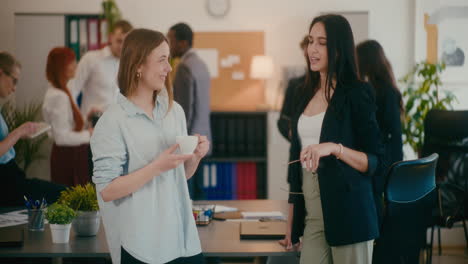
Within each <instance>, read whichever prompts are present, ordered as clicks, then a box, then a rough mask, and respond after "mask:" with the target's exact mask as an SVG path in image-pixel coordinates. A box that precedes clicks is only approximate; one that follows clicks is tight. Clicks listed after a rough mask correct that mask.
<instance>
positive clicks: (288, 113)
mask: <svg viewBox="0 0 468 264" xmlns="http://www.w3.org/2000/svg"><path fill="white" fill-rule="evenodd" d="M308 45H309V35H305V36H304V38H303V39H302V41H301V42H300V43H299V47H300V48H301V51H302V52H303V54H304V59H305V61H306V64H307V60H308V59H309V58H308V55H307V47H308ZM306 70H307V69H306ZM305 78H306V75H305V74H304V75H302V76H300V77H297V78H293V79H291V80H290V81H289V83H288V87H287V88H286V92H285V96H284V101H283V106H282V107H281V112H280V118H279V119H278V122H277V126H278V130H279V131H280V133H281V135H283V137H284V138H285V139H286V140H287V141H291V131H292V129H291V117H292V114H293V112H294V105H295V101H294V100H295V98H294V93H295V90H296V89H299V87H300V86H302V85H304V83H305ZM292 215H293V204H292V203H291V204H290V205H289V213H288V220H287V227H286V235H285V237H284V239H281V240H280V241H279V243H280V245H282V246H284V247H285V248H286V249H288V250H292V249H298V247H299V244H296V245H294V247H293V245H292V243H291V229H292V228H291V225H292ZM280 261H282V260H280V259H278V260H273V258H269V262H268V263H271V264H272V263H276V262H278V263H279V262H280ZM292 261H293V260H292V259H291V260H290V262H292ZM294 261H295V259H294Z"/></svg>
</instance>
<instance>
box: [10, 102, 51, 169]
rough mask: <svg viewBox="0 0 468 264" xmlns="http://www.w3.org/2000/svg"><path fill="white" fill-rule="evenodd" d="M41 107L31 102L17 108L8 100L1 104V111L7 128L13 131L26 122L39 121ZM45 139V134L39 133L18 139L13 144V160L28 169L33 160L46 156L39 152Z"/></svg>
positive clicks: (39, 104)
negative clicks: (30, 137)
mask: <svg viewBox="0 0 468 264" xmlns="http://www.w3.org/2000/svg"><path fill="white" fill-rule="evenodd" d="M41 109H42V104H41V103H36V102H31V103H28V104H26V105H24V106H23V107H22V108H19V107H16V106H15V105H14V104H13V102H12V101H8V102H6V103H5V104H4V105H3V107H2V109H1V112H2V116H3V118H4V119H5V122H6V124H7V126H8V130H9V131H13V130H15V129H16V128H18V127H19V126H21V125H22V124H24V123H26V122H35V121H40V113H41ZM46 139H47V135H41V136H38V137H36V138H34V139H20V140H18V142H17V143H16V144H15V146H14V148H15V151H16V158H15V160H16V162H17V163H18V164H19V166H20V167H22V169H23V170H24V171H26V170H27V169H28V167H29V166H30V165H31V163H32V162H33V161H35V160H39V159H44V158H45V157H46V156H45V155H44V154H41V153H40V152H39V150H40V148H41V146H42V144H43V143H44V142H45V140H46Z"/></svg>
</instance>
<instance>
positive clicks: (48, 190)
mask: <svg viewBox="0 0 468 264" xmlns="http://www.w3.org/2000/svg"><path fill="white" fill-rule="evenodd" d="M20 68H21V65H20V63H19V62H18V61H16V59H15V58H14V57H13V56H12V55H11V54H9V53H7V52H0V98H2V99H3V98H6V97H7V96H8V95H10V94H11V93H13V92H15V89H16V83H17V82H18V78H19V74H20ZM36 130H37V123H33V122H26V123H24V124H22V125H21V126H19V127H18V128H16V129H15V130H13V131H11V133H9V131H8V127H7V124H6V122H5V119H4V118H3V116H2V114H1V112H0V175H1V177H0V180H1V182H2V184H1V187H0V206H19V205H22V204H23V203H24V200H23V195H26V196H28V198H31V199H34V200H40V199H42V198H45V199H46V200H47V202H49V203H50V202H54V201H55V200H56V199H57V198H58V195H59V194H60V192H61V191H62V190H63V189H64V187H63V186H61V185H57V184H53V183H51V182H47V181H42V180H38V179H26V176H25V174H24V171H23V170H21V169H20V168H19V167H18V165H17V164H16V162H15V159H14V158H15V156H16V153H15V149H14V148H13V146H14V145H15V144H16V142H18V140H20V139H22V138H25V137H27V136H29V135H32V134H34V133H35V132H36Z"/></svg>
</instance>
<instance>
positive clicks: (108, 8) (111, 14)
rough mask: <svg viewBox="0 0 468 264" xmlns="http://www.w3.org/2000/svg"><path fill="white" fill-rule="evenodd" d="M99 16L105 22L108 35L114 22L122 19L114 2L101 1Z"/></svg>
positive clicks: (112, 0) (111, 0)
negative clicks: (100, 13)
mask: <svg viewBox="0 0 468 264" xmlns="http://www.w3.org/2000/svg"><path fill="white" fill-rule="evenodd" d="M101 16H102V17H103V18H104V19H105V20H106V21H107V25H108V26H107V33H110V32H112V30H113V28H114V24H115V22H117V21H118V20H119V19H121V18H122V13H121V12H120V9H119V7H118V6H117V3H116V2H115V1H114V0H104V1H102V15H101Z"/></svg>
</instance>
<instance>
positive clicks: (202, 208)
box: [192, 205, 215, 225]
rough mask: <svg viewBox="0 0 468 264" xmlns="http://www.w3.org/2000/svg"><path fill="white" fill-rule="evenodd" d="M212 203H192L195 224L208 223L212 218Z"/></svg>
mask: <svg viewBox="0 0 468 264" xmlns="http://www.w3.org/2000/svg"><path fill="white" fill-rule="evenodd" d="M214 209H215V206H214V205H194V206H193V207H192V213H193V217H194V218H195V223H196V224H197V225H208V224H209V223H210V222H211V220H212V219H213V214H214Z"/></svg>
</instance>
